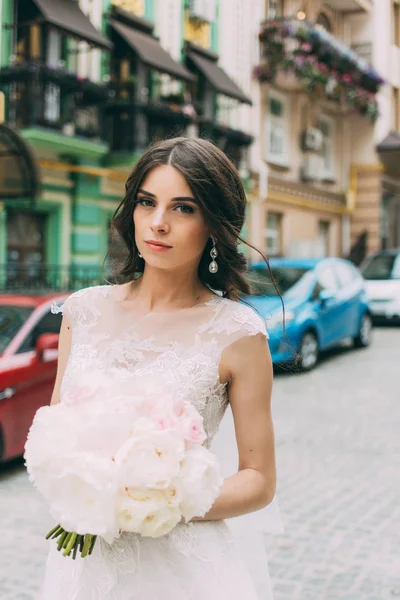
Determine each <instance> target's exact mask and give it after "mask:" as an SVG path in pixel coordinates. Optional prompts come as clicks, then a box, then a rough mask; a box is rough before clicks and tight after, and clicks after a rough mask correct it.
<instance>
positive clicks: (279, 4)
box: [266, 0, 284, 19]
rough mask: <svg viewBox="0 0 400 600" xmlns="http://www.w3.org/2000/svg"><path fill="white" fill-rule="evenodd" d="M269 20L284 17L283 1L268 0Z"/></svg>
mask: <svg viewBox="0 0 400 600" xmlns="http://www.w3.org/2000/svg"><path fill="white" fill-rule="evenodd" d="M266 12H267V19H279V18H280V17H283V15H284V6H283V0H267V11H266Z"/></svg>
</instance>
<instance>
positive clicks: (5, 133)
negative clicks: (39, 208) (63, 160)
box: [0, 124, 39, 201]
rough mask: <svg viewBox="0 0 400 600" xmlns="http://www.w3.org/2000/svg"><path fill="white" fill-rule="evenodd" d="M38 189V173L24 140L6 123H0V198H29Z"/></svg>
mask: <svg viewBox="0 0 400 600" xmlns="http://www.w3.org/2000/svg"><path fill="white" fill-rule="evenodd" d="M38 191H39V173H38V169H37V166H36V161H35V158H34V156H33V154H32V152H31V150H30V148H29V146H28V145H27V144H26V142H25V141H24V140H23V139H22V138H21V137H20V136H19V135H18V133H16V132H15V131H14V130H13V129H11V128H10V127H8V125H4V124H2V125H0V200H8V199H12V200H27V199H29V200H31V201H33V200H34V199H35V197H36V196H37V194H38Z"/></svg>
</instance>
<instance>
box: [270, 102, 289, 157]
mask: <svg viewBox="0 0 400 600" xmlns="http://www.w3.org/2000/svg"><path fill="white" fill-rule="evenodd" d="M288 118H289V110H288V100H287V98H285V96H282V95H281V94H276V93H275V92H273V93H270V94H269V96H268V111H267V117H266V123H265V138H266V160H267V161H268V162H271V163H273V164H276V165H280V166H287V165H288V164H289V156H288V148H289V141H288V138H289V132H288Z"/></svg>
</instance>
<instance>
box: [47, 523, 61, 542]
mask: <svg viewBox="0 0 400 600" xmlns="http://www.w3.org/2000/svg"><path fill="white" fill-rule="evenodd" d="M60 527H61V525H60V524H58V525H56V526H55V527H54V528H53V529H52V530H51V531H49V533H48V534H47V535H46V540H48V539H50V538H51V536H52V535H53V534H54V533H56V531H58V530H59V529H60Z"/></svg>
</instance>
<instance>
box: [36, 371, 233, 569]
mask: <svg viewBox="0 0 400 600" xmlns="http://www.w3.org/2000/svg"><path fill="white" fill-rule="evenodd" d="M124 387H125V390H124V389H118V386H116V388H114V389H113V390H110V389H108V390H106V389H105V388H104V387H103V386H102V383H101V377H100V379H99V378H98V377H97V376H96V377H95V378H93V379H92V381H90V380H89V381H88V377H85V382H82V383H81V384H80V385H75V386H73V387H72V386H70V388H69V391H68V393H65V394H64V397H63V402H62V403H60V404H56V405H53V406H45V407H42V408H40V409H39V410H38V411H37V413H36V415H35V418H34V420H33V423H32V426H31V428H30V431H29V435H28V439H27V442H26V445H25V464H26V467H27V470H28V473H29V476H30V479H31V481H33V482H34V484H35V486H36V487H37V488H38V490H39V491H40V492H41V494H42V495H43V496H44V498H45V499H46V500H47V502H48V503H49V505H50V512H51V515H52V516H53V517H54V519H55V520H56V521H57V523H58V525H57V526H56V527H54V528H53V529H52V530H51V531H50V532H49V533H48V535H47V538H48V539H49V538H50V537H52V538H57V540H58V541H57V547H58V550H60V551H61V550H62V551H63V555H64V556H70V555H71V554H72V557H73V558H74V559H75V558H76V554H77V552H78V551H79V552H80V554H81V556H82V557H85V556H87V555H88V554H91V553H92V551H93V548H94V545H95V542H96V538H97V536H101V537H102V538H104V539H105V540H106V541H107V542H108V543H110V544H111V543H112V542H113V540H115V539H116V538H118V537H119V535H120V534H121V533H122V532H123V531H124V532H125V531H127V532H134V533H137V534H140V535H142V536H149V537H158V536H162V535H165V534H167V533H169V532H170V531H171V530H172V529H173V528H174V527H175V526H176V525H177V524H178V523H179V522H180V521H181V520H184V521H189V520H190V519H192V518H193V517H194V516H204V515H205V514H206V512H207V511H208V510H209V509H210V508H211V506H212V504H213V502H214V500H215V499H216V497H217V495H218V493H219V489H220V485H221V483H222V478H221V476H220V473H219V468H218V463H217V460H216V458H215V456H214V455H213V454H212V453H211V452H210V451H209V450H208V449H206V448H205V447H204V446H203V445H202V444H203V442H204V441H205V438H206V434H205V432H204V429H203V423H202V418H201V416H200V415H199V413H198V412H197V411H196V410H195V408H194V407H193V406H192V405H191V404H190V403H189V402H187V401H185V400H183V399H181V398H175V397H172V396H170V395H169V394H168V393H165V391H163V392H162V393H161V392H160V390H157V389H156V387H155V386H153V385H152V384H147V385H145V386H141V387H140V386H138V385H137V384H136V385H135V388H134V390H135V391H134V392H132V391H130V390H129V389H126V388H127V387H130V386H127V385H125V386H124ZM131 389H132V388H131Z"/></svg>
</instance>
